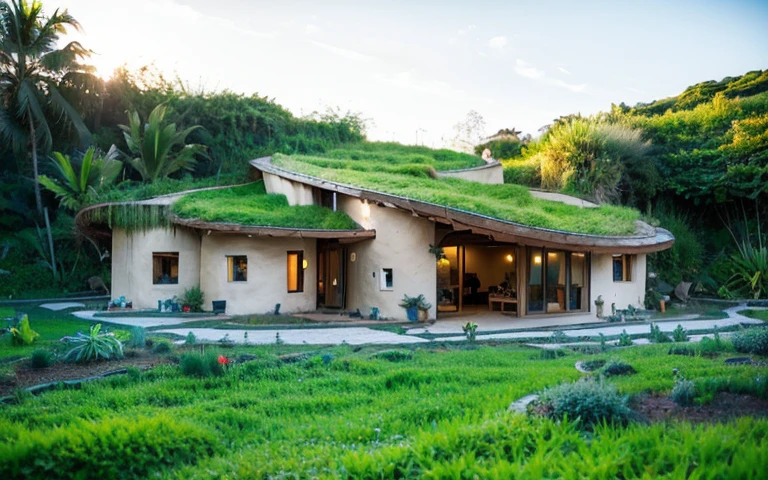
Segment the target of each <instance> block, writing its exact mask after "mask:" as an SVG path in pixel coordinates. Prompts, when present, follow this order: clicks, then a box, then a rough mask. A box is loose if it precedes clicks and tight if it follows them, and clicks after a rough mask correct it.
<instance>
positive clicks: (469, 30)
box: [456, 23, 477, 37]
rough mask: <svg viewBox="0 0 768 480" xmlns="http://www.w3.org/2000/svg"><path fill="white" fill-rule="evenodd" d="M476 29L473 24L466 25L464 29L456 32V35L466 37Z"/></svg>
mask: <svg viewBox="0 0 768 480" xmlns="http://www.w3.org/2000/svg"><path fill="white" fill-rule="evenodd" d="M476 28H477V25H475V24H474V23H473V24H472V25H468V26H467V27H466V28H461V29H459V31H458V32H456V33H458V34H459V35H460V36H462V37H464V36H466V35H468V34H469V32H471V31H472V30H474V29H476Z"/></svg>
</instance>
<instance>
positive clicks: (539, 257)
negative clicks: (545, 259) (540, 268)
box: [533, 255, 541, 265]
mask: <svg viewBox="0 0 768 480" xmlns="http://www.w3.org/2000/svg"><path fill="white" fill-rule="evenodd" d="M533 263H535V264H536V265H541V255H536V256H535V257H533Z"/></svg>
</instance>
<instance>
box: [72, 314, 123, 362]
mask: <svg viewBox="0 0 768 480" xmlns="http://www.w3.org/2000/svg"><path fill="white" fill-rule="evenodd" d="M70 342H72V343H74V344H75V346H74V347H72V349H70V350H69V351H68V352H67V353H66V354H65V355H64V359H65V360H70V361H75V362H88V361H91V360H99V359H103V360H111V359H114V358H120V357H122V356H123V344H122V343H121V342H120V340H118V339H117V338H115V336H114V335H112V334H109V333H101V324H100V323H97V324H96V325H91V329H90V331H89V332H88V335H86V334H84V333H81V332H77V335H75V337H73V338H71V339H70Z"/></svg>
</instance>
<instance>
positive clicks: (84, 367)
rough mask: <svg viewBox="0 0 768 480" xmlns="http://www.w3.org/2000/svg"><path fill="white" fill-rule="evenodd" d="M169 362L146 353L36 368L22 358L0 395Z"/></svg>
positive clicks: (4, 382)
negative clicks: (51, 383) (42, 385)
mask: <svg viewBox="0 0 768 480" xmlns="http://www.w3.org/2000/svg"><path fill="white" fill-rule="evenodd" d="M164 363H169V360H168V358H167V357H164V356H159V355H153V354H151V353H144V354H141V355H138V356H135V357H131V358H123V359H121V360H110V361H98V362H89V363H82V364H78V363H63V362H61V363H56V364H54V365H52V366H50V367H47V368H39V369H35V368H32V367H31V366H29V362H28V361H22V362H19V363H17V364H16V366H15V374H16V375H15V377H11V376H8V377H6V378H4V379H3V380H2V381H0V397H3V396H6V395H11V394H13V391H14V390H15V389H16V388H27V387H32V386H35V385H40V384H43V383H50V382H59V381H64V380H79V379H81V378H85V377H92V376H95V375H101V374H104V373H106V372H110V371H112V370H119V369H121V368H127V367H136V368H139V369H142V370H143V369H146V368H151V367H154V366H156V365H161V364H164Z"/></svg>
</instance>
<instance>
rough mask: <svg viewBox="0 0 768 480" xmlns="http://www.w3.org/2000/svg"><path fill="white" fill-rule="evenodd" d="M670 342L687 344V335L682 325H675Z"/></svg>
mask: <svg viewBox="0 0 768 480" xmlns="http://www.w3.org/2000/svg"><path fill="white" fill-rule="evenodd" d="M672 340H674V341H675V342H677V343H680V342H687V341H688V333H687V332H686V331H685V329H684V328H683V326H682V325H679V324H678V325H677V328H676V329H675V330H674V331H673V332H672Z"/></svg>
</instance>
